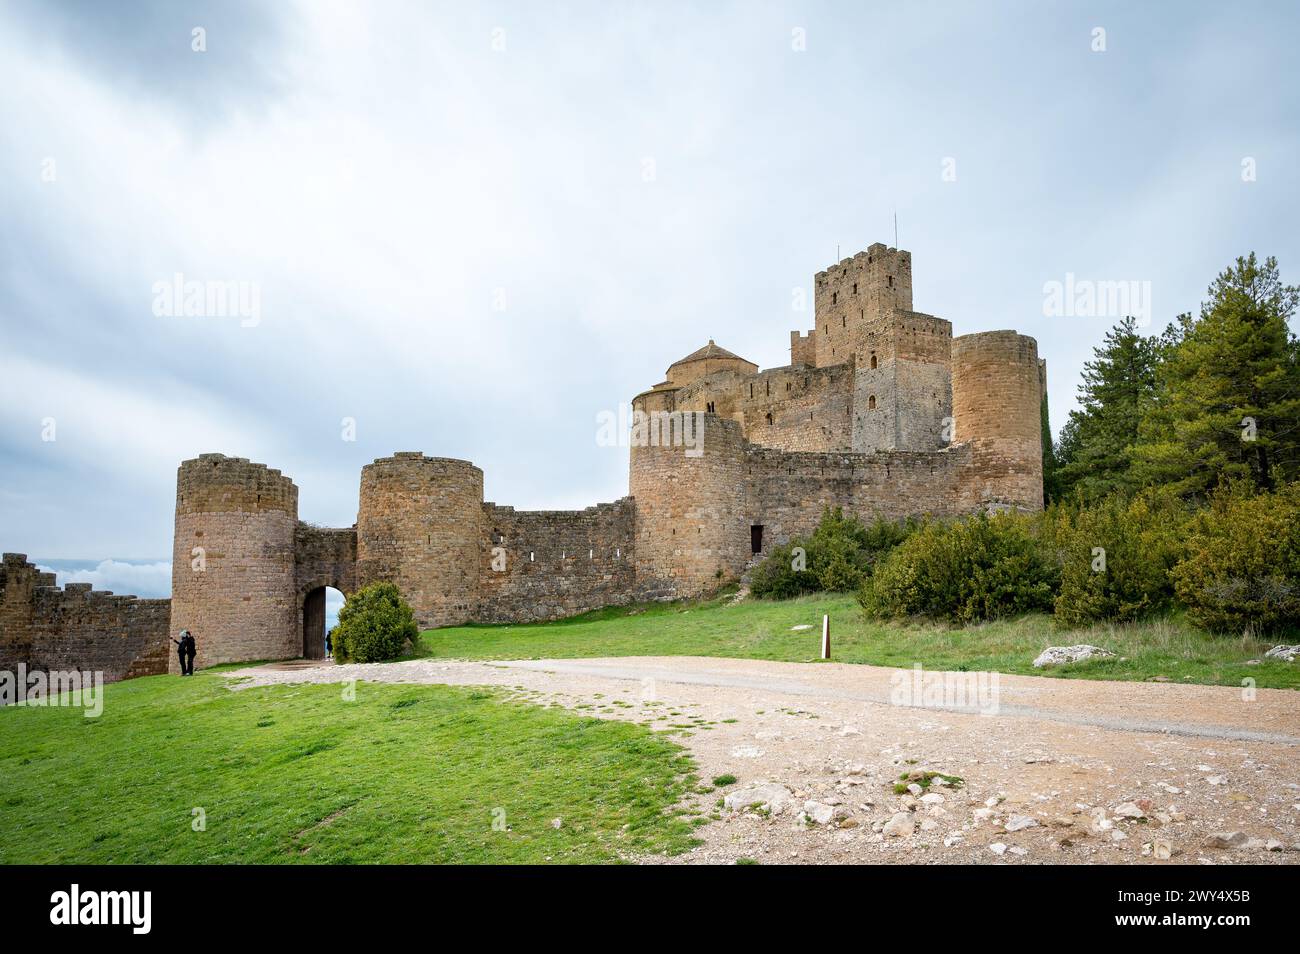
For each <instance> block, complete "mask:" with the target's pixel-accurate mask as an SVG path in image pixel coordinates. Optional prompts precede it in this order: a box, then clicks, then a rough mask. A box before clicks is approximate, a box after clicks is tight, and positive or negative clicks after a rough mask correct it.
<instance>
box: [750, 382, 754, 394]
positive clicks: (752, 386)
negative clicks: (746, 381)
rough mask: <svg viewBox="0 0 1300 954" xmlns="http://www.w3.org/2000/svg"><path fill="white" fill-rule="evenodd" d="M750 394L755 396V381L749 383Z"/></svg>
mask: <svg viewBox="0 0 1300 954" xmlns="http://www.w3.org/2000/svg"><path fill="white" fill-rule="evenodd" d="M749 396H750V397H753V396H754V384H753V382H750V385H749Z"/></svg>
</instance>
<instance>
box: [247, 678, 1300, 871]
mask: <svg viewBox="0 0 1300 954" xmlns="http://www.w3.org/2000/svg"><path fill="white" fill-rule="evenodd" d="M230 675H231V676H233V677H240V678H248V679H250V680H251V681H250V682H249V683H247V684H272V683H283V682H344V681H348V680H352V679H357V680H361V681H375V682H411V683H446V684H453V685H494V686H503V687H507V688H509V689H511V690H512V691H513V692H514V693H516V694H517V695H519V696H521V697H523V698H527V699H529V700H531V701H534V702H537V703H539V704H542V705H561V706H565V707H569V708H582V710H583V712H584V713H585V714H589V715H595V716H599V717H601V718H617V719H625V720H632V721H637V722H641V723H644V724H646V725H648V726H649V727H651V728H653V729H657V730H664V731H672V732H673V733H674V734H673V735H672V738H674V739H678V740H680V741H681V743H682V744H683V745H685V746H687V747H688V748H689V749H690V750H691V753H692V754H693V755H694V757H695V759H696V761H697V763H698V764H699V773H700V777H701V779H703V780H705V785H706V787H707V784H708V780H709V779H712V778H714V777H716V776H720V775H723V774H731V775H734V776H736V778H737V779H738V782H737V783H736V784H734V785H727V786H723V787H722V788H720V789H719V790H717V791H713V792H709V793H707V794H699V795H695V796H692V798H691V800H690V803H689V804H690V807H691V809H692V812H693V813H698V814H700V815H703V816H706V817H707V816H716V817H714V818H713V820H712V821H711V822H710V823H709V824H706V825H703V826H702V827H701V828H700V829H699V837H701V838H702V839H703V841H704V844H703V845H702V846H701V847H699V848H698V849H696V850H695V851H693V852H691V853H689V854H687V855H684V856H681V857H678V858H671V859H664V858H650V859H642V860H645V861H649V862H675V863H683V862H685V863H692V862H694V863H725V862H732V861H735V860H736V859H737V858H753V859H755V860H758V861H762V862H767V863H775V862H797V863H805V862H837V863H846V862H847V863H882V862H884V863H891V862H892V863H909V864H926V863H965V862H986V863H997V862H1016V863H1024V862H1043V863H1125V862H1155V863H1159V862H1160V861H1163V860H1164V859H1163V855H1164V854H1165V853H1166V851H1167V852H1168V854H1169V855H1170V858H1171V861H1172V862H1173V863H1180V862H1181V863H1196V862H1201V863H1220V864H1223V863H1237V864H1239V863H1263V864H1269V863H1275V864H1282V863H1296V862H1300V694H1297V693H1295V692H1290V691H1285V690H1270V689H1261V690H1257V691H1256V692H1255V693H1254V696H1253V698H1247V697H1248V696H1249V694H1248V693H1247V694H1244V693H1243V691H1242V690H1241V689H1235V688H1225V687H1214V686H1190V685H1177V684H1161V683H1122V682H1092V681H1083V680H1064V679H1047V678H1039V677H1032V676H1001V677H999V678H998V680H997V684H996V686H993V685H992V684H991V683H990V682H989V676H988V674H972V673H966V674H955V678H959V679H963V680H965V681H964V682H962V683H950V686H949V691H948V692H947V694H946V695H936V693H937V692H938V689H936V688H935V687H934V685H933V684H930V683H922V684H921V686H920V688H921V690H922V691H921V693H920V694H919V695H913V696H912V697H911V698H900V693H902V692H903V690H904V688H905V687H906V688H908V689H914V688H916V686H917V683H916V678H917V677H916V676H915V675H914V674H913V673H911V672H906V671H905V672H903V673H902V674H900V673H899V671H897V670H892V669H884V668H880V667H874V666H859V665H843V664H833V663H832V664H818V665H808V664H800V663H778V662H766V661H761V660H745V659H714V658H701V657H629V658H615V659H570V660H525V661H512V662H449V661H423V660H421V661H412V662H403V663H391V664H384V665H368V666H333V665H328V666H325V665H308V666H303V665H301V664H298V665H289V666H275V665H273V666H265V667H259V668H255V669H244V670H238V671H235V672H232V673H230ZM927 678H933V677H927ZM980 679H983V680H985V681H984V682H983V683H982V684H979V683H977V682H976V680H980ZM979 689H982V692H978V691H976V690H979ZM958 690H962V691H964V692H965V695H964V696H963V695H955V694H954V693H955V692H956V691H958ZM927 693H928V695H927ZM913 702H919V703H924V704H925V705H912V704H906V703H913ZM896 703H905V704H896ZM981 713H983V714H981ZM923 770H929V771H935V772H942V773H944V774H946V775H950V776H956V777H958V778H960V779H963V780H964V784H961V785H959V786H952V785H949V786H944V785H943V784H942V780H936V781H933V782H932V783H930V784H929V785H928V788H926V789H917V790H914V791H913V792H912V793H909V794H902V795H899V794H895V792H894V786H895V784H897V783H898V782H899V777H900V775H903V774H906V773H913V772H921V771H923ZM921 781H922V780H920V779H918V780H916V781H915V782H913V784H919V783H920V782H921ZM724 795H732V796H733V798H732V801H733V802H735V803H736V804H735V805H734V807H732V808H725V807H721V806H718V805H717V802H718V800H719V798H720V797H721V796H724ZM755 803H766V807H761V808H753V807H751V806H752V805H754V804H755ZM808 803H812V804H808ZM1116 809H1120V810H1119V811H1117V810H1116ZM805 810H806V811H805ZM805 814H806V815H807V816H811V817H805ZM1133 816H1141V817H1133ZM819 818H820V819H822V820H823V821H822V822H820V823H819V822H818V821H817V820H816V819H819ZM1234 832H1236V833H1239V836H1238V837H1237V838H1236V839H1235V840H1236V841H1237V842H1243V843H1245V844H1238V845H1237V846H1235V847H1212V846H1210V845H1209V844H1207V839H1208V838H1209V836H1211V835H1212V834H1216V833H1225V834H1226V833H1234ZM1270 845H1271V848H1272V849H1273V850H1270V847H1269V846H1270Z"/></svg>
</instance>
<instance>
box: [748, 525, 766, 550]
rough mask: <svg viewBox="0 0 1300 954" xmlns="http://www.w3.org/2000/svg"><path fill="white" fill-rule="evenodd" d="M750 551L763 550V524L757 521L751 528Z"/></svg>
mask: <svg viewBox="0 0 1300 954" xmlns="http://www.w3.org/2000/svg"><path fill="white" fill-rule="evenodd" d="M749 552H750V553H762V552H763V525H762V524H761V523H756V524H754V525H753V526H752V527H750V528H749Z"/></svg>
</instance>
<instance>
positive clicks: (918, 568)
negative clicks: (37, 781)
mask: <svg viewBox="0 0 1300 954" xmlns="http://www.w3.org/2000/svg"><path fill="white" fill-rule="evenodd" d="M1041 529H1042V523H1041V520H1039V519H1036V518H1035V517H1032V516H1026V515H1020V514H1010V513H1007V514H997V515H994V516H990V515H988V514H985V513H980V514H977V515H975V516H973V517H970V518H969V519H967V520H964V521H959V522H955V523H939V522H935V523H929V524H926V525H925V526H924V527H922V528H921V529H920V530H919V531H918V532H917V533H915V534H913V535H912V536H910V537H909V538H908V539H907V540H906V541H904V542H903V543H902V544H901V545H900V546H899V547H898V548H897V549H896V550H894V551H893V553H891V554H890V555H889V557H888V558H886V559H885V560H884V561H883V562H882V563H881V564H880V565H879V566H878V567H876V570H875V572H874V573H873V574H872V575H871V577H870V579H868V580H867V581H866V583H865V585H864V586H863V588H862V590H861V592H860V593H859V602H860V603H861V605H862V607H863V609H864V610H865V611H866V612H867V615H868V616H871V617H874V618H878V619H897V618H903V617H908V616H929V617H933V618H936V619H945V620H949V621H951V622H955V623H975V622H981V621H983V620H990V619H997V618H999V617H1002V616H1011V615H1016V614H1019V613H1026V612H1029V611H1031V610H1046V609H1050V608H1051V605H1052V600H1053V598H1054V596H1055V593H1056V587H1057V584H1058V582H1059V568H1058V566H1057V564H1056V561H1055V560H1054V559H1053V558H1052V555H1051V553H1050V549H1049V547H1048V546H1047V545H1046V544H1045V541H1044V540H1043V539H1042V537H1041V533H1040V531H1041Z"/></svg>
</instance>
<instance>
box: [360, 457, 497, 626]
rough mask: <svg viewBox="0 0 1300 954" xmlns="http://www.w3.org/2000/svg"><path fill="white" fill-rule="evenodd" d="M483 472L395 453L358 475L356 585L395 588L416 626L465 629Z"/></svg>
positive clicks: (472, 593) (472, 599) (473, 598)
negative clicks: (412, 612) (383, 582)
mask: <svg viewBox="0 0 1300 954" xmlns="http://www.w3.org/2000/svg"><path fill="white" fill-rule="evenodd" d="M482 523H483V471H481V470H479V469H478V468H477V467H475V466H474V465H473V464H471V463H470V462H469V461H464V460H453V459H450V458H446V457H425V456H424V455H423V454H421V453H418V452H403V453H398V454H394V455H393V456H392V457H381V458H380V459H379V460H376V461H375V462H374V463H372V464H367V465H366V466H365V467H363V468H362V469H361V506H360V509H359V511H358V513H357V583H358V585H360V586H365V585H367V584H369V583H374V582H377V581H381V580H386V581H389V582H392V583H396V584H397V587H398V589H400V590H401V591H402V595H403V596H404V597H405V598H406V600H407V602H409V603H410V604H411V608H412V609H413V610H415V618H416V621H417V622H418V623H419V624H420V626H421V627H432V626H453V625H457V624H460V623H466V622H468V621H469V620H470V619H471V618H472V617H473V615H474V611H475V606H476V604H477V601H478V574H479V561H480V560H481V559H482V552H481V548H482V546H483V543H482Z"/></svg>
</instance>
